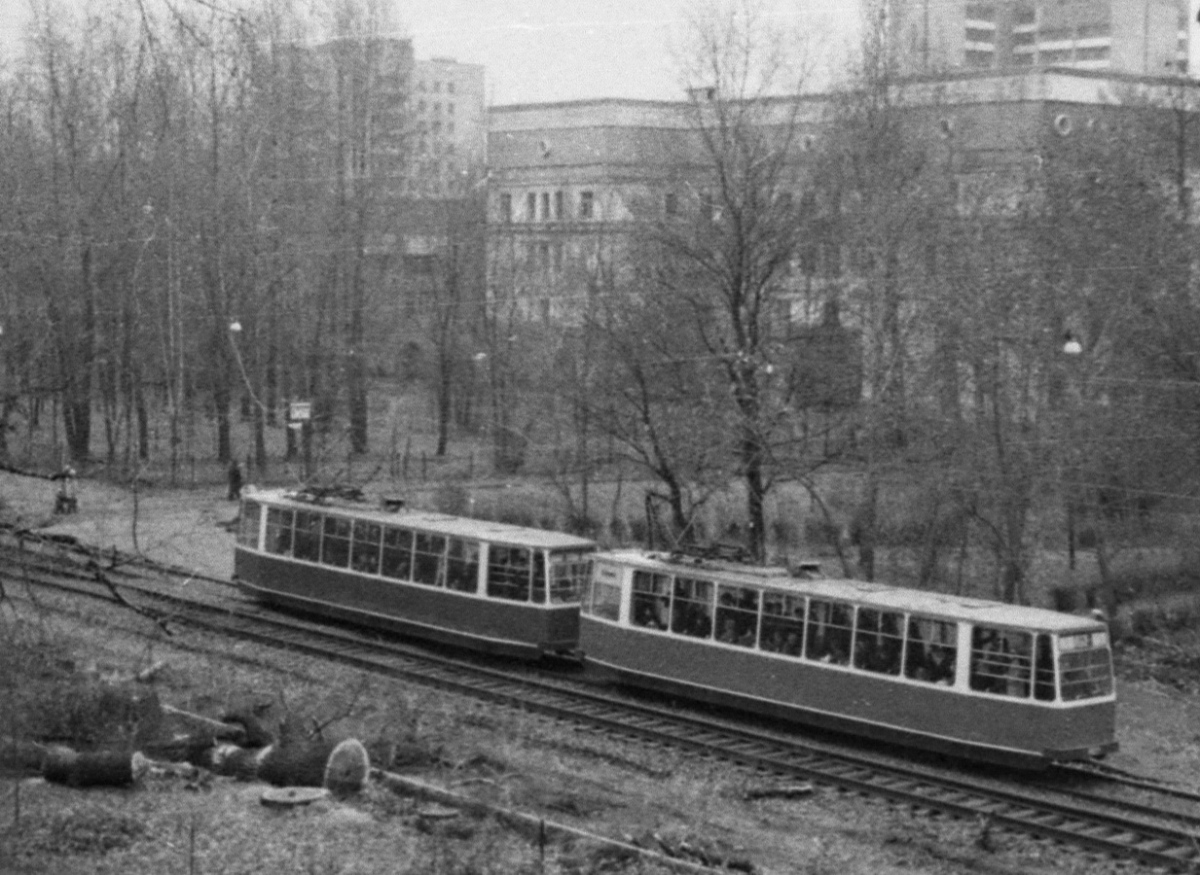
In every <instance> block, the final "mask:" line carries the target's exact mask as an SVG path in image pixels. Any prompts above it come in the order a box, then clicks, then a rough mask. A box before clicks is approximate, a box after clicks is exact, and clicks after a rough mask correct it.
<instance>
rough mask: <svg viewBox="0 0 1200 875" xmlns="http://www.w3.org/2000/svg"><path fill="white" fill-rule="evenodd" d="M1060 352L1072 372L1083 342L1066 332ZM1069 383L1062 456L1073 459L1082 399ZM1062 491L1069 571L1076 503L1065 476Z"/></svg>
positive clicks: (1071, 562) (1072, 556)
mask: <svg viewBox="0 0 1200 875" xmlns="http://www.w3.org/2000/svg"><path fill="white" fill-rule="evenodd" d="M1062 354H1063V356H1065V357H1066V361H1067V368H1068V369H1069V370H1070V371H1071V372H1072V374H1073V372H1074V369H1075V362H1077V361H1078V360H1079V358H1080V357H1081V356H1082V355H1083V344H1082V343H1080V342H1079V338H1077V337H1076V336H1075V335H1074V334H1072V333H1071V332H1067V334H1066V335H1065V336H1064V337H1063V345H1062ZM1070 383H1071V386H1070V390H1071V407H1070V413H1069V417H1070V418H1069V419H1068V422H1069V423H1070V429H1069V435H1070V440H1069V444H1070V445H1069V446H1068V447H1067V453H1064V456H1066V455H1067V454H1068V453H1069V456H1070V458H1071V460H1072V461H1074V459H1075V457H1076V455H1077V452H1076V450H1077V448H1076V446H1075V416H1076V414H1078V413H1079V410H1080V408H1081V407H1082V399H1081V398H1080V397H1079V391H1080V390H1079V387H1078V384H1077V382H1076V381H1075V380H1074V379H1073V378H1072V379H1071V380H1070ZM1063 491H1064V494H1065V498H1066V503H1067V569H1068V570H1070V571H1074V570H1075V503H1076V500H1075V489H1074V487H1072V486H1070V485H1069V481H1068V480H1067V479H1066V478H1064V479H1063Z"/></svg>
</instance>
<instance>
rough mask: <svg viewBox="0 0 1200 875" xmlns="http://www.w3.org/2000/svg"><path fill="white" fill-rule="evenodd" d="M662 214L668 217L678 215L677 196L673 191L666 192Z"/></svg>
mask: <svg viewBox="0 0 1200 875" xmlns="http://www.w3.org/2000/svg"><path fill="white" fill-rule="evenodd" d="M663 212H664V213H666V214H667V215H668V216H678V215H679V195H678V194H676V193H675V192H673V191H669V192H667V194H666V196H665V197H664V198H663Z"/></svg>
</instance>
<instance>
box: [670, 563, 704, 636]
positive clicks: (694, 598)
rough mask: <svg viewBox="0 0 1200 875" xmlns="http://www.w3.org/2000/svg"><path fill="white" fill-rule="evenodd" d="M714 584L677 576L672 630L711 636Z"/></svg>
mask: <svg viewBox="0 0 1200 875" xmlns="http://www.w3.org/2000/svg"><path fill="white" fill-rule="evenodd" d="M712 597H713V585H712V582H711V581H708V580H692V579H690V578H686V577H677V578H675V598H674V600H673V601H672V603H671V631H672V632H676V633H678V634H680V635H690V636H691V637H693V638H711V637H712V631H713V621H712Z"/></svg>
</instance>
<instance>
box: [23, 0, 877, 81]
mask: <svg viewBox="0 0 1200 875" xmlns="http://www.w3.org/2000/svg"><path fill="white" fill-rule="evenodd" d="M29 2H30V0H0V50H6V51H11V50H12V49H11V46H12V45H13V44H14V41H15V40H14V37H15V36H16V35H17V34H18V33H19V32H20V29H21V27H22V26H23V23H24V22H25V21H26V20H27V18H28V7H29ZM33 2H35V3H37V2H39V0H33ZM51 2H54V0H51ZM59 2H62V3H64V4H66V5H67V6H72V5H74V2H75V0H59ZM79 2H80V3H81V4H82V3H83V2H86V0H79ZM101 2H102V0H101ZM108 2H111V3H113V4H114V5H117V6H122V7H126V9H127V10H130V11H132V10H136V8H137V6H136V5H135V4H136V3H137V0H108ZM173 2H174V3H177V4H178V5H179V6H181V7H186V6H187V5H188V4H191V3H204V4H205V5H208V6H227V5H228V6H234V5H236V4H237V2H238V0H173ZM393 2H394V3H395V6H396V12H397V18H398V19H399V21H400V24H401V26H402V27H403V28H404V29H405V31H406V34H401V35H409V36H411V37H412V38H413V46H414V49H415V51H416V54H417V57H419V58H430V57H441V56H445V57H451V58H454V59H455V60H457V61H461V62H463V63H473V64H482V65H484V67H485V68H486V74H485V75H486V82H487V98H488V101H489V103H492V104H505V103H525V102H542V101H553V100H579V99H586V98H593V97H632V98H648V99H664V100H672V99H676V98H678V97H680V96H681V92H680V84H679V81H680V80H679V75H678V72H677V69H678V68H677V65H676V62H675V60H674V57H673V54H672V48H671V47H672V46H673V45H675V44H677V42H678V40H679V39H680V37H681V34H682V33H683V32H684V26H683V21H684V17H683V10H684V9H685V8H687V4H688V3H689V0H393ZM693 2H694V0H693ZM760 2H762V3H763V4H764V7H765V11H766V12H767V13H768V14H769V15H770V16H771V17H772V21H773V22H774V23H777V24H778V26H779V28H780V29H781V30H782V29H787V28H795V29H800V30H802V31H804V32H806V33H808V34H809V35H810V36H812V37H815V43H816V44H817V45H818V46H819V47H820V49H821V50H822V51H823V52H825V53H828V55H829V58H830V60H829V62H828V63H830V64H834V65H839V66H840V65H842V64H844V61H842V60H841V59H843V58H844V57H845V54H846V52H845V49H846V47H847V46H848V45H849V44H850V43H852V42H853V41H854V40H855V39H856V37H855V33H856V32H857V27H858V21H859V9H860V3H859V0H760Z"/></svg>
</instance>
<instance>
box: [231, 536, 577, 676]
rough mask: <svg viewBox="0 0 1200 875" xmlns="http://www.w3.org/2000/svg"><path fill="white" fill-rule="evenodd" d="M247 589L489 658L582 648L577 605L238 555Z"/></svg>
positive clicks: (238, 567)
mask: <svg viewBox="0 0 1200 875" xmlns="http://www.w3.org/2000/svg"><path fill="white" fill-rule="evenodd" d="M234 567H235V573H236V575H237V578H238V580H239V582H240V583H241V585H242V586H243V588H245V589H247V590H248V591H250V592H252V593H254V594H255V595H257V596H259V597H261V598H264V599H266V600H268V601H274V602H277V603H281V604H287V605H289V606H292V607H296V608H300V609H304V610H307V611H312V612H316V613H322V614H326V615H329V616H335V617H338V618H340V619H345V620H351V621H355V622H362V623H365V624H368V625H372V626H375V627H377V628H383V629H389V630H392V631H398V632H403V633H406V634H411V635H416V636H420V637H425V638H430V639H433V640H438V641H444V642H447V643H452V644H457V645H462V646H469V647H473V648H476V649H482V650H485V651H491V652H504V653H513V654H516V655H522V656H536V655H538V654H540V653H541V652H542V651H553V650H568V649H572V648H574V647H575V646H576V642H577V640H578V628H579V614H578V606H577V605H563V606H542V605H531V604H529V603H523V602H509V601H504V600H501V599H490V598H484V597H481V596H478V595H474V594H468V593H459V592H454V591H449V590H446V589H444V588H440V587H431V586H423V585H421V584H415V583H410V582H403V581H396V580H391V579H387V578H382V577H373V576H366V575H360V574H356V573H353V572H350V571H344V570H341V569H339V568H334V567H330V566H327V565H320V564H309V563H304V562H297V561H295V560H294V559H288V558H277V557H275V556H273V555H269V554H263V553H258V552H256V551H253V550H248V549H245V548H240V547H239V548H238V549H237V551H236V555H235V560H234Z"/></svg>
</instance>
